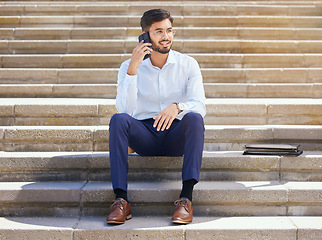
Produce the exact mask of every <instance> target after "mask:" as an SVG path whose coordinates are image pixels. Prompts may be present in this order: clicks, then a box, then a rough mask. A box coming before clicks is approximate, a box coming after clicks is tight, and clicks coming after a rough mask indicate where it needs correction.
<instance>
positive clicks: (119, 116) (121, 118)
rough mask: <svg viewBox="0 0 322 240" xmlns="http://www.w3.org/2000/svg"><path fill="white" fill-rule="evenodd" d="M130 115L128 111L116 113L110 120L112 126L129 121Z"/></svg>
mask: <svg viewBox="0 0 322 240" xmlns="http://www.w3.org/2000/svg"><path fill="white" fill-rule="evenodd" d="M129 117H130V115H128V114H127V113H116V114H114V115H113V116H112V118H111V120H110V127H112V126H120V125H123V124H124V123H126V122H127V121H128V119H129Z"/></svg>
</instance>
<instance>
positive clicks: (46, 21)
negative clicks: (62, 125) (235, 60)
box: [0, 5, 322, 28]
mask: <svg viewBox="0 0 322 240" xmlns="http://www.w3.org/2000/svg"><path fill="white" fill-rule="evenodd" d="M153 7H155V5H154V6H153ZM142 12H143V10H142V11H141V12H140V16H139V15H137V16H133V15H129V16H123V15H105V16H104V15H96V16H59V18H58V17H57V16H0V26H1V27H6V28H8V27H9V28H10V27H124V26H126V27H138V23H139V22H140V18H141V14H142ZM173 17H174V19H175V25H174V26H175V27H279V28H285V27H296V28H316V27H319V26H321V19H322V17H321V16H181V15H179V16H175V15H174V16H173Z"/></svg>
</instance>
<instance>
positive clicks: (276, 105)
mask: <svg viewBox="0 0 322 240" xmlns="http://www.w3.org/2000/svg"><path fill="white" fill-rule="evenodd" d="M156 7H163V8H166V9H169V10H170V11H171V13H172V14H173V16H174V18H175V22H174V27H175V28H176V32H177V33H176V37H175V44H174V49H176V50H178V51H181V52H184V53H187V54H189V55H190V56H193V57H194V58H195V59H197V60H198V62H199V64H200V67H201V70H202V74H203V77H204V86H205V91H206V96H207V101H206V105H207V115H206V117H205V123H206V135H205V151H204V158H203V164H202V171H201V182H200V183H199V184H198V185H197V186H196V188H195V191H194V201H193V203H194V210H195V219H194V222H193V224H190V225H188V226H177V225H172V224H171V223H170V217H171V215H172V213H173V210H174V206H173V201H174V200H175V199H176V198H177V197H178V195H179V192H180V189H181V167H182V158H180V157H179V158H178V157H151V158H146V157H140V156H137V155H136V154H132V155H131V156H130V157H129V164H130V173H129V181H130V182H129V197H130V199H131V203H132V206H133V210H134V218H133V219H132V220H130V221H128V222H127V223H126V224H124V225H122V226H116V227H115V226H107V225H106V223H105V217H106V215H107V214H108V208H109V205H110V204H111V203H112V201H113V199H114V195H113V192H112V187H111V183H110V180H109V177H110V172H109V171H110V169H109V153H108V124H109V119H110V117H111V116H112V115H113V114H114V113H115V112H116V109H115V94H116V87H117V85H116V84H117V72H118V68H119V66H120V64H121V63H122V62H123V61H124V60H126V59H128V58H130V56H131V52H132V49H133V47H134V46H135V45H136V42H137V36H138V35H139V33H140V28H139V27H138V25H139V19H140V17H141V15H142V13H143V12H144V11H145V10H147V9H150V8H156ZM321 12H322V1H310V0H309V1H303V0H302V1H298V0H284V1H269V0H257V1H246V0H244V1H242V0H239V1H233V0H231V1H228V0H226V1H162V2H156V1H127V2H123V1H118V2H115V1H91V2H89V1H80V0H77V1H76V0H73V1H41V0H39V1H0V216H1V218H0V239H29V238H32V239H44V238H46V239H97V238H107V239H120V238H125V239H126V238H129V239H150V238H154V239H201V238H202V239H204V238H211V239H277V238H281V239H282V238H283V239H292V240H293V239H294V240H295V239H296V240H298V239H321V233H322V218H321V216H322V183H321V182H322V127H321V123H322V100H321V96H322V77H321V76H322V43H321V39H322V31H321V26H322V24H321V23H322V17H321ZM247 143H288V144H301V147H300V148H301V149H302V150H304V153H303V154H302V155H301V156H299V157H279V156H244V155H242V152H243V149H244V145H245V144H247Z"/></svg>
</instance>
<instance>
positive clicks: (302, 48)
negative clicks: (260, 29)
mask: <svg viewBox="0 0 322 240" xmlns="http://www.w3.org/2000/svg"><path fill="white" fill-rule="evenodd" d="M137 44H138V41H137V39H135V40H116V39H102V40H89V39H87V40H0V53H2V54H9V53H11V54H12V53H18V54H31V53H36V54H40V53H44V54H66V53H72V54H78V53H81V54H85V53H90V54H93V53H99V54H102V53H114V54H116V53H131V52H132V50H133V49H134V48H135V47H136V46H137ZM173 49H174V50H177V51H180V52H183V53H322V42H321V41H319V40H296V41H293V40H292V41H289V40H256V41H253V40H240V39H238V40H235V39H228V40H226V39H224V40H218V39H200V40H198V41H197V40H194V39H186V40H176V41H174V44H173Z"/></svg>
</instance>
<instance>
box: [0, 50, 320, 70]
mask: <svg viewBox="0 0 322 240" xmlns="http://www.w3.org/2000/svg"><path fill="white" fill-rule="evenodd" d="M188 55H189V56H191V57H193V58H195V59H196V60H197V61H198V63H199V65H200V67H201V68H204V70H206V69H205V68H232V69H235V68H241V67H243V68H318V67H321V66H322V54H317V53H315V54H297V53H293V54H220V53H218V54H216V53H213V54H211V53H204V54H198V53H192V54H188ZM130 58H131V55H130V54H32V55H28V54H24V55H19V54H15V55H0V66H1V67H2V68H119V67H120V66H121V63H122V62H124V61H125V60H127V59H130Z"/></svg>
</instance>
